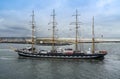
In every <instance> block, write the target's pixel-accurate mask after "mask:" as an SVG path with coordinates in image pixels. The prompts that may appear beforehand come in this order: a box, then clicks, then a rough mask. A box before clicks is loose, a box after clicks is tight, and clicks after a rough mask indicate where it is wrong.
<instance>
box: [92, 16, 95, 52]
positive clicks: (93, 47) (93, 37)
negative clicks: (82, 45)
mask: <svg viewBox="0 0 120 79" xmlns="http://www.w3.org/2000/svg"><path fill="white" fill-rule="evenodd" d="M92 21H93V22H92V53H93V54H94V53H95V34H94V16H93V18H92Z"/></svg>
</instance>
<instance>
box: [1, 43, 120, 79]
mask: <svg viewBox="0 0 120 79" xmlns="http://www.w3.org/2000/svg"><path fill="white" fill-rule="evenodd" d="M10 46H13V47H16V48H22V47H24V46H26V45H22V44H0V79H120V51H119V50H120V44H117V43H111V44H110V43H108V44H105V43H104V44H99V45H98V47H99V48H100V49H106V50H107V51H108V55H106V56H105V59H104V60H102V61H99V60H55V59H52V60H51V59H49V60H48V59H25V58H24V59H21V58H19V56H18V55H17V53H15V52H14V51H12V50H11V49H9V47H10ZM89 46H90V45H89V44H86V46H85V48H86V49H87V48H88V47H89ZM40 47H41V48H46V49H47V48H49V47H47V46H46V47H43V46H40Z"/></svg>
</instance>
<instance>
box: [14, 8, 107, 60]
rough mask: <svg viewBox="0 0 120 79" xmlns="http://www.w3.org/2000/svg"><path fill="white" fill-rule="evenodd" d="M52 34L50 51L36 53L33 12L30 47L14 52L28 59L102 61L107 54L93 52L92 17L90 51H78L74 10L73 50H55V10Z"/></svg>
mask: <svg viewBox="0 0 120 79" xmlns="http://www.w3.org/2000/svg"><path fill="white" fill-rule="evenodd" d="M52 16H53V22H52V24H53V29H52V30H53V34H52V50H50V51H48V50H40V51H36V49H35V46H34V44H35V40H34V28H35V25H34V11H33V15H32V29H33V30H32V46H31V47H29V48H24V49H16V50H15V52H18V55H19V56H23V57H30V58H57V59H101V58H102V59H104V56H105V55H106V54H107V51H105V50H100V51H96V50H95V39H94V17H93V24H92V35H93V37H92V50H89V51H80V50H79V49H78V12H77V10H76V15H75V17H76V22H75V23H76V24H75V25H76V39H75V50H73V49H71V48H66V49H62V48H58V49H56V48H55V36H54V34H55V27H56V26H55V24H56V23H55V10H53V15H52Z"/></svg>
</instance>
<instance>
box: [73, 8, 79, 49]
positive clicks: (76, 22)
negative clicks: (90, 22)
mask: <svg viewBox="0 0 120 79" xmlns="http://www.w3.org/2000/svg"><path fill="white" fill-rule="evenodd" d="M73 16H75V19H76V21H75V25H76V27H75V29H76V34H75V51H78V28H79V23H80V22H79V21H78V16H80V15H79V14H78V11H77V9H76V14H75V15H73Z"/></svg>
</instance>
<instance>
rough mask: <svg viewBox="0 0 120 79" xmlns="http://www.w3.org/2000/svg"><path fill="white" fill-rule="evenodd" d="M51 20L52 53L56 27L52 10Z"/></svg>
mask: <svg viewBox="0 0 120 79" xmlns="http://www.w3.org/2000/svg"><path fill="white" fill-rule="evenodd" d="M51 16H52V17H53V18H52V20H53V21H52V25H53V26H52V52H53V53H54V52H55V27H56V22H55V16H56V15H55V10H54V9H53V14H52V15H51Z"/></svg>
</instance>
